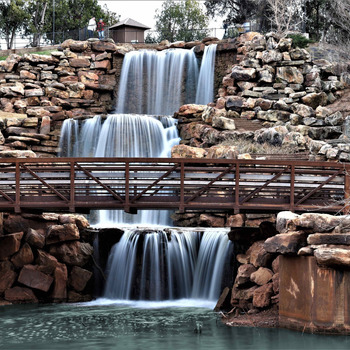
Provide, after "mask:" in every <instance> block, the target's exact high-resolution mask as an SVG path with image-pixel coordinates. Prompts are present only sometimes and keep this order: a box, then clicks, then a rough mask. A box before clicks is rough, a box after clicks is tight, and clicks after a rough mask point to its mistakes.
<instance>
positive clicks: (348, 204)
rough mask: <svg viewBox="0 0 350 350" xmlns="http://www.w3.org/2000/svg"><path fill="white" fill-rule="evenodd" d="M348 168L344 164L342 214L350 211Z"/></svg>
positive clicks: (349, 175) (349, 176)
mask: <svg viewBox="0 0 350 350" xmlns="http://www.w3.org/2000/svg"><path fill="white" fill-rule="evenodd" d="M349 171H350V168H349V167H347V166H345V169H344V208H343V210H342V211H343V214H344V215H348V214H349V213H350V173H349Z"/></svg>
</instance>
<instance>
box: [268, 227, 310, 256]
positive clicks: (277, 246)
mask: <svg viewBox="0 0 350 350" xmlns="http://www.w3.org/2000/svg"><path fill="white" fill-rule="evenodd" d="M307 236H308V234H307V233H306V232H304V231H295V232H289V233H280V234H278V235H275V236H273V237H270V238H268V239H267V240H266V241H265V243H264V248H265V249H266V251H268V252H269V253H280V254H289V255H290V254H295V255H296V254H297V253H298V251H299V249H300V248H302V247H305V246H306V245H307V242H306V239H307Z"/></svg>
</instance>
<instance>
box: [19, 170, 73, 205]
mask: <svg viewBox="0 0 350 350" xmlns="http://www.w3.org/2000/svg"><path fill="white" fill-rule="evenodd" d="M20 167H22V168H23V169H24V170H26V171H28V173H29V174H31V175H32V176H33V177H34V178H36V179H37V180H39V181H40V182H41V183H42V184H43V185H44V186H46V187H47V188H48V189H50V190H51V191H52V192H53V193H55V194H56V195H57V196H58V197H60V198H61V199H62V200H64V201H65V202H69V199H68V198H66V197H65V196H64V195H63V194H62V193H60V192H58V191H57V190H56V189H55V188H54V187H53V186H51V185H50V184H48V183H47V182H46V181H45V180H44V179H42V178H41V177H40V176H39V175H37V174H36V173H35V172H34V171H33V170H31V169H30V168H29V167H28V166H26V165H24V164H20Z"/></svg>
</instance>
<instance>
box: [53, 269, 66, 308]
mask: <svg viewBox="0 0 350 350" xmlns="http://www.w3.org/2000/svg"><path fill="white" fill-rule="evenodd" d="M67 282H68V271H67V266H66V265H65V264H58V265H57V267H56V268H55V271H54V283H53V291H52V294H51V297H52V299H53V300H54V301H56V302H57V301H65V300H66V299H67Z"/></svg>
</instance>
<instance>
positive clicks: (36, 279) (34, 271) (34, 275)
mask: <svg viewBox="0 0 350 350" xmlns="http://www.w3.org/2000/svg"><path fill="white" fill-rule="evenodd" d="M18 282H19V283H22V284H24V285H25V286H27V287H30V288H35V289H39V290H41V291H43V292H47V291H48V290H49V288H50V286H51V284H52V282H53V278H52V277H51V276H49V275H46V274H45V273H42V272H40V271H39V270H38V268H37V266H35V265H25V266H23V268H22V270H21V272H20V273H19V276H18Z"/></svg>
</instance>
